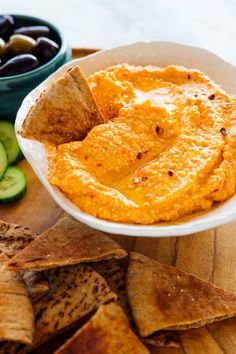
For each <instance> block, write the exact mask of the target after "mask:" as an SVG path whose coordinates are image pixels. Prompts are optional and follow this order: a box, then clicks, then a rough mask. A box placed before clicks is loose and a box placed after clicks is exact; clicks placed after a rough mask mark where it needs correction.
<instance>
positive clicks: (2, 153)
mask: <svg viewBox="0 0 236 354" xmlns="http://www.w3.org/2000/svg"><path fill="white" fill-rule="evenodd" d="M7 166H8V162H7V152H6V149H5V147H4V145H3V144H2V143H1V142H0V179H1V178H2V176H3V175H4V173H5V172H6V169H7Z"/></svg>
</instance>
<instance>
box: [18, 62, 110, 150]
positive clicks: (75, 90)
mask: <svg viewBox="0 0 236 354" xmlns="http://www.w3.org/2000/svg"><path fill="white" fill-rule="evenodd" d="M101 123H104V120H103V118H102V116H101V114H100V112H99V109H98V107H97V105H96V102H95V100H94V98H93V95H92V92H91V90H90V87H89V85H88V82H87V80H86V78H85V76H84V74H83V73H82V71H81V69H80V68H79V67H78V66H76V67H74V68H72V69H69V70H68V71H67V72H66V73H65V74H64V76H62V77H61V78H59V79H57V80H56V81H54V82H53V83H52V84H51V85H50V86H49V87H47V88H46V89H45V91H43V92H42V93H41V95H40V97H39V98H38V99H37V101H36V102H35V104H34V105H33V106H32V108H31V110H30V111H29V113H28V116H27V117H26V119H25V121H24V123H23V126H22V128H21V130H20V131H19V134H21V135H22V136H23V137H25V138H31V139H36V140H39V141H42V142H48V143H52V144H56V145H59V144H63V143H68V142H71V141H78V140H82V139H83V138H84V137H85V136H86V134H87V133H88V132H89V130H91V129H92V128H93V127H94V126H95V125H98V124H101Z"/></svg>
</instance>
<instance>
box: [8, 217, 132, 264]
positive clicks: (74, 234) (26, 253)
mask: <svg viewBox="0 0 236 354" xmlns="http://www.w3.org/2000/svg"><path fill="white" fill-rule="evenodd" d="M125 256H127V253H126V251H124V250H123V249H122V248H121V247H120V246H119V245H118V244H117V243H116V242H115V241H113V240H112V239H110V238H109V237H108V236H107V235H106V234H105V233H103V232H100V231H96V230H94V229H91V228H90V227H88V226H86V225H83V224H81V223H79V222H77V221H75V220H72V219H70V218H67V217H65V218H63V219H61V220H60V221H58V222H57V223H56V224H55V225H54V226H53V227H52V228H51V229H48V230H46V231H45V232H44V233H43V234H42V235H40V236H38V237H37V238H36V239H35V240H34V241H33V242H32V243H31V244H30V245H29V246H28V247H26V248H25V249H24V250H22V251H21V252H20V253H18V254H17V255H16V256H15V257H13V258H12V259H11V260H10V262H9V264H8V266H9V268H10V269H13V270H43V269H49V268H54V267H58V266H64V265H69V264H76V263H82V262H91V261H99V260H102V259H110V258H118V259H119V258H123V257H125Z"/></svg>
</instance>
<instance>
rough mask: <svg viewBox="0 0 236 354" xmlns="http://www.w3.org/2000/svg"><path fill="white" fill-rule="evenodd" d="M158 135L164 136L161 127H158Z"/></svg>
mask: <svg viewBox="0 0 236 354" xmlns="http://www.w3.org/2000/svg"><path fill="white" fill-rule="evenodd" d="M156 133H157V134H158V135H163V134H164V129H163V128H161V127H159V125H157V126H156Z"/></svg>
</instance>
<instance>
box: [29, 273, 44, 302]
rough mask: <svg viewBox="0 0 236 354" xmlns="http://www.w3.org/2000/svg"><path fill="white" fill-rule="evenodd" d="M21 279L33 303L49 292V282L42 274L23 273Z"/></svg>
mask: <svg viewBox="0 0 236 354" xmlns="http://www.w3.org/2000/svg"><path fill="white" fill-rule="evenodd" d="M23 279H24V281H25V283H26V285H27V288H28V291H29V294H30V298H31V300H32V301H33V302H36V301H38V300H39V299H40V298H41V297H42V296H44V295H45V294H47V292H48V291H49V281H48V279H47V278H46V277H45V276H44V275H43V274H42V273H39V272H25V273H24V274H23Z"/></svg>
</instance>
